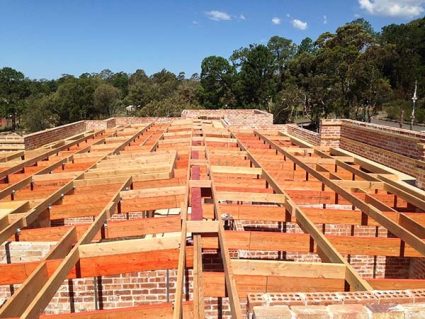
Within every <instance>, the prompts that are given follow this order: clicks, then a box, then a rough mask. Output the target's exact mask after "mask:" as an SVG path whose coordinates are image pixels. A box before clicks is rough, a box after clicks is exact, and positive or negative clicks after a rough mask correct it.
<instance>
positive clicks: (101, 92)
mask: <svg viewBox="0 0 425 319" xmlns="http://www.w3.org/2000/svg"><path fill="white" fill-rule="evenodd" d="M118 97H119V90H118V89H117V88H116V87H114V86H112V85H110V84H101V85H99V86H98V87H97V88H96V90H95V91H94V106H95V108H96V111H97V113H98V114H99V115H106V116H108V117H110V116H112V115H113V114H114V113H115V107H116V106H117V100H118Z"/></svg>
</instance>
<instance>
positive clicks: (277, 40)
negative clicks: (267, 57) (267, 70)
mask: <svg viewBox="0 0 425 319" xmlns="http://www.w3.org/2000/svg"><path fill="white" fill-rule="evenodd" d="M267 47H268V49H269V50H270V52H271V54H272V55H273V58H274V60H273V68H274V70H273V72H274V75H275V76H276V78H277V86H276V91H277V92H279V91H280V90H282V87H283V82H284V81H285V77H286V76H288V75H287V74H286V70H287V67H288V64H289V62H290V61H291V60H292V59H293V57H294V55H295V53H296V52H297V46H296V45H295V44H294V43H293V42H292V41H291V40H289V39H286V38H282V37H279V36H274V37H271V38H270V40H269V42H268V43H267Z"/></svg>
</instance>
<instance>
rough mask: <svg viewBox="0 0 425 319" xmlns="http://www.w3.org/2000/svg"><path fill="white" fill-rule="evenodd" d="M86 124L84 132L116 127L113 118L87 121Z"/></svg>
mask: <svg viewBox="0 0 425 319" xmlns="http://www.w3.org/2000/svg"><path fill="white" fill-rule="evenodd" d="M85 122H86V130H88V131H90V130H95V131H98V130H105V129H107V128H112V127H114V126H115V125H116V121H115V118H110V119H106V120H87V121H85Z"/></svg>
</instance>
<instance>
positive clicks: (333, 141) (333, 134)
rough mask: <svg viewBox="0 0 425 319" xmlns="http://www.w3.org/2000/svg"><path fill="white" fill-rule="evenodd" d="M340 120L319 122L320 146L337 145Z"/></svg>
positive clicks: (339, 134)
mask: <svg viewBox="0 0 425 319" xmlns="http://www.w3.org/2000/svg"><path fill="white" fill-rule="evenodd" d="M341 124H342V121H341V120H322V122H321V123H320V132H319V134H320V146H328V147H339V140H340V136H341Z"/></svg>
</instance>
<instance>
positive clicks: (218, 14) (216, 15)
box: [205, 10, 232, 21]
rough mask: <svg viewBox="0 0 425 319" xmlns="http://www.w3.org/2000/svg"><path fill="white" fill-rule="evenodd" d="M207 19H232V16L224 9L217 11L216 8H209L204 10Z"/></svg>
mask: <svg viewBox="0 0 425 319" xmlns="http://www.w3.org/2000/svg"><path fill="white" fill-rule="evenodd" d="M205 14H206V15H207V17H208V19H210V20H213V21H229V20H232V16H231V15H230V14H228V13H227V12H224V11H218V10H211V11H207V12H205Z"/></svg>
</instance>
